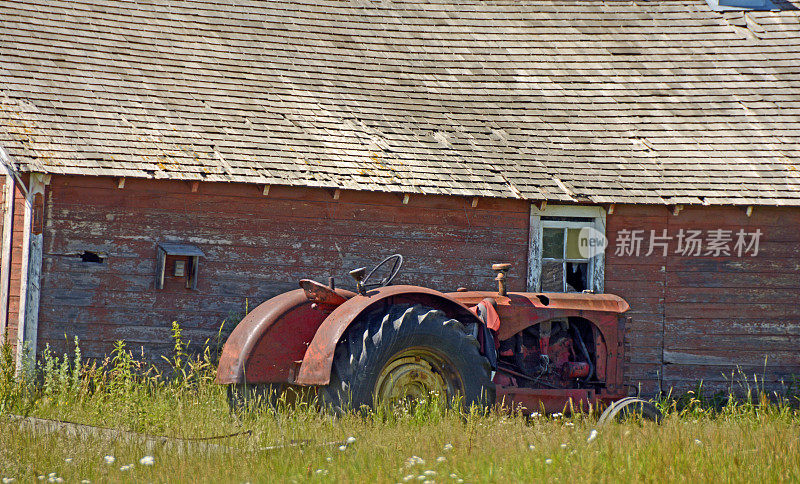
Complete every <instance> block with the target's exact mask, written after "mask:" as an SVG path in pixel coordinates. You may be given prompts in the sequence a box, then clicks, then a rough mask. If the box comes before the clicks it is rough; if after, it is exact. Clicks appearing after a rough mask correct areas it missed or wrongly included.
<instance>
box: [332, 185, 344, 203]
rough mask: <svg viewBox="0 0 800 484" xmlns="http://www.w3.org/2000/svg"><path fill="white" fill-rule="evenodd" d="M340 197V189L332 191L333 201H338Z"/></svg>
mask: <svg viewBox="0 0 800 484" xmlns="http://www.w3.org/2000/svg"><path fill="white" fill-rule="evenodd" d="M341 196H342V190H341V189H339V188H337V189H336V190H334V191H333V199H334V200H339V197H341Z"/></svg>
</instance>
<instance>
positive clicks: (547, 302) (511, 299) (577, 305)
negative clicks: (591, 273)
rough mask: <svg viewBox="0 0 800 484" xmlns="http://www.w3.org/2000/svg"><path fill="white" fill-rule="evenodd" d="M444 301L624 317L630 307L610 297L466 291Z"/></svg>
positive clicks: (454, 293)
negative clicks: (483, 302)
mask: <svg viewBox="0 0 800 484" xmlns="http://www.w3.org/2000/svg"><path fill="white" fill-rule="evenodd" d="M447 297H449V298H451V299H454V300H456V301H458V302H459V303H461V304H463V305H465V306H474V305H476V304H478V303H479V302H481V301H483V300H484V299H486V298H490V299H494V300H495V301H496V302H497V304H498V305H502V306H528V307H530V306H533V307H536V308H542V309H566V310H574V311H606V312H612V313H624V312H625V311H627V310H628V309H630V306H629V305H628V303H627V302H626V301H625V300H624V299H622V298H621V297H619V296H615V295H613V294H584V293H542V292H510V293H508V296H500V295H499V294H498V293H497V292H496V291H466V292H451V293H447Z"/></svg>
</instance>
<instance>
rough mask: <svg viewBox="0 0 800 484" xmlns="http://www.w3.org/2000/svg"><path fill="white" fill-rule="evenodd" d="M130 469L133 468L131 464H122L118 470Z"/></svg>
mask: <svg viewBox="0 0 800 484" xmlns="http://www.w3.org/2000/svg"><path fill="white" fill-rule="evenodd" d="M131 469H133V464H128V465H124V466H122V467H120V468H119V470H121V471H122V472H125V471H129V470H131Z"/></svg>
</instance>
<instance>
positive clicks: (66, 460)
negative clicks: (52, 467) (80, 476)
mask: <svg viewBox="0 0 800 484" xmlns="http://www.w3.org/2000/svg"><path fill="white" fill-rule="evenodd" d="M64 462H66V463H67V464H69V463H70V462H72V457H67V458H66V459H64Z"/></svg>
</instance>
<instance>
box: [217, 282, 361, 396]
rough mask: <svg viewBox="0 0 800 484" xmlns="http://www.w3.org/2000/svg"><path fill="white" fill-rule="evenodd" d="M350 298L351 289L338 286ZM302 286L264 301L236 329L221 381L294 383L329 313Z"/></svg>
mask: <svg viewBox="0 0 800 484" xmlns="http://www.w3.org/2000/svg"><path fill="white" fill-rule="evenodd" d="M336 292H337V293H339V294H340V295H341V296H343V297H345V298H348V297H352V296H354V293H353V292H351V291H345V290H342V289H337V290H336ZM312 304H313V301H310V300H309V299H308V297H307V296H306V293H305V291H303V290H302V289H295V290H294V291H289V292H285V293H283V294H279V295H278V296H275V297H273V298H272V299H269V300H267V301H265V302H263V303H261V304H260V305H259V306H258V307H256V308H255V309H254V310H252V311H250V312H249V313H248V314H247V315H246V316H245V317H244V319H242V321H241V322H240V323H239V324H238V325H237V326H236V327H235V328H234V329H233V331H232V332H231V335H230V336H229V337H228V340H227V341H226V342H225V346H224V347H223V349H222V355H221V356H220V360H219V366H218V368H217V378H216V382H217V383H222V384H231V383H286V382H289V383H291V382H292V381H293V380H294V373H295V371H296V370H297V364H298V362H299V361H300V360H302V359H303V355H305V353H306V349H307V348H308V344H309V343H310V342H311V340H312V338H313V337H314V334H315V333H316V332H317V329H318V328H319V326H320V325H321V324H322V322H323V321H324V320H325V317H326V316H327V315H328V314H329V313H328V312H325V311H320V310H319V309H315V308H313V307H312Z"/></svg>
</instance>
